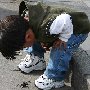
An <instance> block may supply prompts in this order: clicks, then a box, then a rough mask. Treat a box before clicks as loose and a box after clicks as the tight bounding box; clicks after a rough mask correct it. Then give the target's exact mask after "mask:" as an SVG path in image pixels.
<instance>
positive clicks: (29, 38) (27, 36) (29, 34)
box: [25, 31, 32, 42]
mask: <svg viewBox="0 0 90 90" xmlns="http://www.w3.org/2000/svg"><path fill="white" fill-rule="evenodd" d="M31 38H32V34H31V31H27V32H26V35H25V41H26V42H30V41H31Z"/></svg>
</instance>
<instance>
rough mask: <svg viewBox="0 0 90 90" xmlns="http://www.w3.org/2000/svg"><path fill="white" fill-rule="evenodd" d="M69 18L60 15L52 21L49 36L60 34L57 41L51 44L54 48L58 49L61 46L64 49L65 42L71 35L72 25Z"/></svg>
mask: <svg viewBox="0 0 90 90" xmlns="http://www.w3.org/2000/svg"><path fill="white" fill-rule="evenodd" d="M70 17H71V16H70V15H68V14H61V15H59V16H57V17H56V19H55V20H54V21H53V23H52V25H51V27H50V34H60V35H59V39H57V40H56V41H55V42H54V44H53V46H54V47H60V46H62V44H63V45H64V47H66V42H67V41H68V39H69V38H70V37H71V34H73V25H72V21H71V19H70Z"/></svg>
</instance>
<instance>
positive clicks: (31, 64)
mask: <svg viewBox="0 0 90 90" xmlns="http://www.w3.org/2000/svg"><path fill="white" fill-rule="evenodd" d="M22 60H23V61H22V62H21V63H20V64H19V65H18V68H19V69H20V70H21V71H23V72H25V73H30V72H31V71H33V70H43V69H45V68H46V62H45V61H44V58H43V57H42V58H39V57H38V56H34V55H33V54H30V55H29V54H27V55H26V57H25V58H24V59H22Z"/></svg>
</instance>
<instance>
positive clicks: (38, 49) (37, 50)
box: [24, 42, 45, 57]
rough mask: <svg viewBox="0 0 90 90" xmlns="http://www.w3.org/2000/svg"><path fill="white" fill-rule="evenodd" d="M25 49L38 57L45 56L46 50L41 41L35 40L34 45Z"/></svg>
mask: <svg viewBox="0 0 90 90" xmlns="http://www.w3.org/2000/svg"><path fill="white" fill-rule="evenodd" d="M24 51H25V52H27V53H29V54H30V53H31V54H34V55H35V56H38V57H44V53H45V50H44V49H43V48H42V46H41V44H40V43H39V42H35V43H34V44H33V46H32V47H27V48H24Z"/></svg>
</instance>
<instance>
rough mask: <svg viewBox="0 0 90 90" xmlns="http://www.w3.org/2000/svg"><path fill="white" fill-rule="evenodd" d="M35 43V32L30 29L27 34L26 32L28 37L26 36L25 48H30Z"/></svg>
mask: <svg viewBox="0 0 90 90" xmlns="http://www.w3.org/2000/svg"><path fill="white" fill-rule="evenodd" d="M34 42H35V35H34V33H33V31H32V30H31V29H29V30H28V31H27V32H26V35H25V43H24V46H23V47H24V48H25V47H30V46H32V45H33V43H34Z"/></svg>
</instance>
